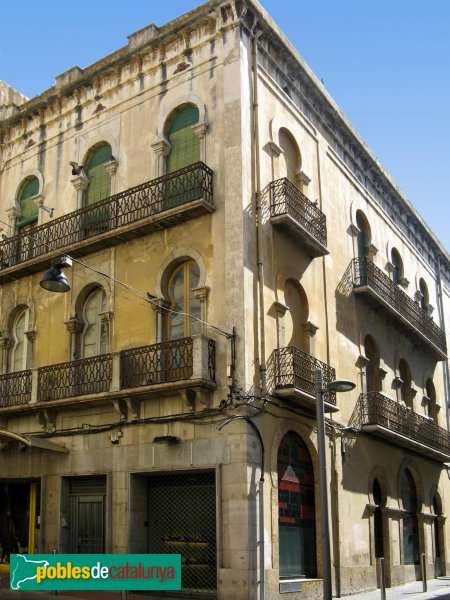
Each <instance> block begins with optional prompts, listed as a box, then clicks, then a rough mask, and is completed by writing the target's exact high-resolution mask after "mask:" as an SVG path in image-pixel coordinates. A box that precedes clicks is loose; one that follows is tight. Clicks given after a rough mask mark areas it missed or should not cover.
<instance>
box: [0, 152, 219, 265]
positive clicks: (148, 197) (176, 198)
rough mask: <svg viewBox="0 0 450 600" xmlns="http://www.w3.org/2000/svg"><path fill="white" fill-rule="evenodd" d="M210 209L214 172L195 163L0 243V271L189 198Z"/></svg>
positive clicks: (121, 225)
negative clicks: (201, 201) (199, 200)
mask: <svg viewBox="0 0 450 600" xmlns="http://www.w3.org/2000/svg"><path fill="white" fill-rule="evenodd" d="M198 199H203V200H204V201H205V202H206V203H207V204H209V205H210V206H213V172H212V170H211V169H210V168H209V167H207V166H206V165H205V164H203V163H202V162H197V163H195V164H193V165H189V166H188V167H184V168H183V169H179V170H178V171H174V172H173V173H169V174H167V175H164V176H163V177H158V178H157V179H153V180H151V181H148V182H146V183H143V184H141V185H138V186H136V187H133V188H130V189H128V190H126V191H124V192H121V193H119V194H115V195H114V196H111V197H109V198H105V199H104V200H101V201H99V202H95V203H94V204H92V205H90V206H86V207H84V208H81V209H79V210H76V211H74V212H71V213H69V214H68V215H64V216H63V217H59V218H58V219H54V220H52V221H51V222H50V223H45V224H43V225H39V226H38V227H35V228H33V230H32V233H31V234H30V235H28V236H26V235H23V234H18V235H16V236H13V237H10V238H8V239H7V240H4V241H2V242H1V243H0V269H1V268H6V267H10V266H12V265H15V264H19V263H21V262H24V261H26V260H29V259H31V258H35V257H39V256H42V255H44V254H47V253H49V252H54V251H56V250H61V249H63V248H65V247H67V246H70V245H71V244H74V243H76V242H79V241H82V240H84V239H86V238H90V237H92V236H95V235H99V234H101V233H104V232H106V231H115V230H116V229H120V228H121V227H124V226H126V225H129V224H130V223H135V222H138V221H140V220H142V219H146V218H147V217H151V216H153V215H157V214H159V213H163V212H164V211H167V210H169V209H171V208H173V207H176V206H182V205H183V204H187V203H189V202H191V201H193V200H198Z"/></svg>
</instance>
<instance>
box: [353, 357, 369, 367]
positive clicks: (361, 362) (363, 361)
mask: <svg viewBox="0 0 450 600" xmlns="http://www.w3.org/2000/svg"><path fill="white" fill-rule="evenodd" d="M369 363H370V360H369V359H368V358H367V356H364V354H360V355H359V356H358V358H357V359H356V362H355V367H358V369H365V368H366V367H367V365H368V364H369Z"/></svg>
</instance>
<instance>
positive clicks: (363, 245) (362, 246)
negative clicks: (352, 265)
mask: <svg viewBox="0 0 450 600" xmlns="http://www.w3.org/2000/svg"><path fill="white" fill-rule="evenodd" d="M356 227H357V230H358V231H357V234H356V243H357V250H358V257H359V258H364V257H366V256H369V248H370V244H371V242H372V234H371V230H370V225H369V221H368V220H367V217H366V215H365V214H364V213H363V211H362V210H359V209H358V210H357V211H356Z"/></svg>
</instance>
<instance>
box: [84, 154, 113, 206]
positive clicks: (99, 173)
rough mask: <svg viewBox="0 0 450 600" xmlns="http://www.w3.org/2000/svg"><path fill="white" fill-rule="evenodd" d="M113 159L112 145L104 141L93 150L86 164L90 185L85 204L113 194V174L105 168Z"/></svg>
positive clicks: (87, 204) (85, 196) (89, 204)
mask: <svg viewBox="0 0 450 600" xmlns="http://www.w3.org/2000/svg"><path fill="white" fill-rule="evenodd" d="M111 159H112V151H111V146H110V145H109V144H107V143H103V144H101V145H99V146H97V147H95V148H94V149H93V150H92V153H91V154H90V156H89V159H88V161H87V163H86V165H85V170H86V174H87V178H88V180H89V185H88V187H87V189H86V192H85V194H84V205H85V206H91V204H94V203H95V202H98V201H99V200H103V199H104V198H108V197H109V196H110V195H111V176H110V175H109V173H108V171H107V170H106V169H105V163H108V162H110V161H111Z"/></svg>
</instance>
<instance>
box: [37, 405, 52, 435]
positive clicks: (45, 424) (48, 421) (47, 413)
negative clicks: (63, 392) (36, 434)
mask: <svg viewBox="0 0 450 600" xmlns="http://www.w3.org/2000/svg"><path fill="white" fill-rule="evenodd" d="M56 415H57V412H56V410H54V409H51V408H48V409H44V410H40V411H39V412H38V413H37V415H36V420H37V422H38V423H39V425H40V427H41V429H42V431H46V432H48V433H53V432H54V431H56Z"/></svg>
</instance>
